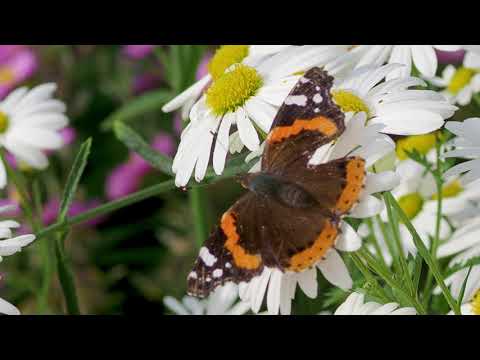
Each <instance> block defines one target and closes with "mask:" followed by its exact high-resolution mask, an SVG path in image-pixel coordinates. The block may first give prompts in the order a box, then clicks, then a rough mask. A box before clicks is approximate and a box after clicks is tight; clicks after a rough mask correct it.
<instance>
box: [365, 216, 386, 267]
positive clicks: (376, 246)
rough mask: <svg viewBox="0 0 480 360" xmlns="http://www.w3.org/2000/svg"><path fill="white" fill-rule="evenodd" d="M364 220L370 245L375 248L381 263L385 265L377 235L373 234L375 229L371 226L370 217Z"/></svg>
mask: <svg viewBox="0 0 480 360" xmlns="http://www.w3.org/2000/svg"><path fill="white" fill-rule="evenodd" d="M365 222H366V223H367V226H368V229H369V231H370V240H371V242H372V245H373V247H374V248H375V251H376V252H377V255H378V257H379V258H380V260H381V261H382V263H383V265H385V266H387V262H386V261H385V257H384V256H383V251H382V249H381V248H380V245H379V243H378V239H377V236H376V235H375V229H374V227H373V222H372V219H365Z"/></svg>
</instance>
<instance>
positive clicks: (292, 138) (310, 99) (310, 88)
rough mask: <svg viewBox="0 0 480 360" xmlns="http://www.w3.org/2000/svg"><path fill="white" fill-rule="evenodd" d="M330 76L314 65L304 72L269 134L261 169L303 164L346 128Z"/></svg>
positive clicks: (273, 170) (279, 172)
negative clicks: (332, 92)
mask: <svg viewBox="0 0 480 360" xmlns="http://www.w3.org/2000/svg"><path fill="white" fill-rule="evenodd" d="M332 85H333V78H332V77H331V76H329V75H328V74H327V72H326V71H323V70H321V69H319V68H317V67H315V68H312V69H311V70H309V71H307V72H306V73H305V75H304V76H303V77H302V78H300V80H299V81H298V83H297V85H296V86H295V87H294V88H293V90H292V91H291V92H290V94H289V95H288V96H287V98H286V99H285V102H284V103H283V105H282V106H281V107H280V109H279V111H278V113H277V115H276V117H275V119H274V121H273V125H272V129H271V131H270V133H269V134H268V137H267V141H266V146H265V151H264V154H263V158H262V170H263V171H266V172H272V173H277V174H281V173H282V172H283V171H285V170H287V169H289V168H290V166H291V164H292V163H299V166H305V165H306V164H307V163H308V160H309V159H310V158H311V156H312V155H313V154H314V152H315V151H316V150H317V149H318V148H319V147H320V146H322V145H324V144H327V143H329V142H331V141H333V140H334V139H336V138H337V137H338V136H340V135H341V134H342V133H343V131H344V130H345V122H344V115H343V112H342V111H341V110H340V108H339V107H338V106H337V105H336V104H335V103H334V102H333V100H332V96H331V94H330V89H331V87H332Z"/></svg>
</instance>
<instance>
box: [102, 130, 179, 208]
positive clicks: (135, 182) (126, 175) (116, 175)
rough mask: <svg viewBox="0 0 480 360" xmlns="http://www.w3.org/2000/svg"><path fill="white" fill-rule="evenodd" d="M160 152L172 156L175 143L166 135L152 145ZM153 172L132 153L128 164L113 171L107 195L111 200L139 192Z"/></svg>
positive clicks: (107, 182)
mask: <svg viewBox="0 0 480 360" xmlns="http://www.w3.org/2000/svg"><path fill="white" fill-rule="evenodd" d="M152 147H153V148H154V149H156V150H157V151H158V152H160V153H162V154H164V155H167V156H172V155H173V153H174V152H175V143H174V141H173V139H172V137H171V136H170V135H168V134H166V133H160V134H158V135H157V136H156V137H155V139H154V141H153V144H152ZM150 171H152V167H151V166H150V164H149V163H148V162H146V161H145V160H144V159H143V158H142V157H141V156H139V155H137V154H135V153H131V154H130V156H129V159H128V160H127V162H125V163H123V164H121V165H119V166H117V167H116V168H115V169H113V170H112V172H111V173H110V175H109V177H108V178H107V181H106V193H107V198H108V199H109V200H114V199H118V198H121V197H124V196H126V195H128V194H131V193H133V192H135V191H137V190H138V189H139V188H140V186H141V184H142V181H143V179H144V177H145V176H146V175H147V174H148V173H150Z"/></svg>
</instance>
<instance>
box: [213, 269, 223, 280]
mask: <svg viewBox="0 0 480 360" xmlns="http://www.w3.org/2000/svg"><path fill="white" fill-rule="evenodd" d="M212 275H213V277H214V278H219V277H220V276H222V275H223V270H222V269H215V270H213V273H212Z"/></svg>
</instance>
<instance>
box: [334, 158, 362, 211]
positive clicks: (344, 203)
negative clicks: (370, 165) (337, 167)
mask: <svg viewBox="0 0 480 360" xmlns="http://www.w3.org/2000/svg"><path fill="white" fill-rule="evenodd" d="M346 180H347V184H346V187H345V189H343V191H342V194H341V195H340V197H339V199H338V200H337V204H336V205H335V209H336V210H337V211H339V212H341V213H343V214H344V213H346V212H348V211H349V210H350V209H351V208H352V207H353V205H355V203H356V202H357V200H358V198H359V197H360V193H361V190H362V187H363V183H364V181H365V160H363V159H361V158H358V157H356V158H353V159H352V160H350V161H349V162H348V163H347V179H346Z"/></svg>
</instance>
